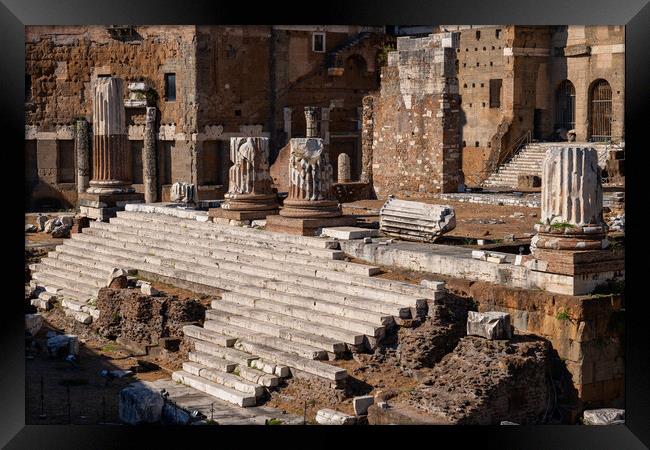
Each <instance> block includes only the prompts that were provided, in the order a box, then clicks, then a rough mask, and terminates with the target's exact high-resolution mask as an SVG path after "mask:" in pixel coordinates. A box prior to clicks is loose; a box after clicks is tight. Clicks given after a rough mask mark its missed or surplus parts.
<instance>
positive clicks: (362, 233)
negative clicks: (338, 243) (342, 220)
mask: <svg viewBox="0 0 650 450" xmlns="http://www.w3.org/2000/svg"><path fill="white" fill-rule="evenodd" d="M378 235H379V230H375V229H372V228H357V227H332V228H323V230H322V231H321V236H327V237H331V238H336V239H346V240H350V239H362V238H365V237H377V236H378Z"/></svg>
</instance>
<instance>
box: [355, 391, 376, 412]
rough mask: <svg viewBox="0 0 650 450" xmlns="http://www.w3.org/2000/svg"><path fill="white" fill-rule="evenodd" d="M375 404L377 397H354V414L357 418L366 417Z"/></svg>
mask: <svg viewBox="0 0 650 450" xmlns="http://www.w3.org/2000/svg"><path fill="white" fill-rule="evenodd" d="M374 403H375V397H373V396H372V395H364V396H362V397H354V399H353V400H352V406H353V407H354V413H355V414H356V415H357V416H365V415H367V414H368V408H370V406H371V405H373V404H374Z"/></svg>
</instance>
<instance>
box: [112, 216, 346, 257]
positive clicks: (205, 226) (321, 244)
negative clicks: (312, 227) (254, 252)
mask: <svg viewBox="0 0 650 450" xmlns="http://www.w3.org/2000/svg"><path fill="white" fill-rule="evenodd" d="M117 217H119V218H122V217H124V218H129V219H133V220H139V221H152V222H156V223H160V222H164V223H168V224H184V225H186V226H187V227H188V228H194V229H201V230H209V231H218V232H220V233H222V234H232V235H236V236H244V237H247V238H252V239H255V240H262V239H268V240H272V241H275V242H285V243H290V244H293V245H298V246H302V247H313V248H325V249H337V248H338V245H339V244H338V242H337V241H336V240H332V239H323V238H320V237H310V236H295V235H290V234H284V233H275V232H272V231H266V230H257V229H255V228H243V227H232V226H228V225H219V224H216V223H213V222H198V221H196V220H194V221H193V220H187V219H179V218H175V217H170V216H163V215H161V214H146V213H137V212H131V211H128V210H127V211H119V213H118V214H117Z"/></svg>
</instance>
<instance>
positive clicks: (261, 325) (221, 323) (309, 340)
mask: <svg viewBox="0 0 650 450" xmlns="http://www.w3.org/2000/svg"><path fill="white" fill-rule="evenodd" d="M203 326H204V327H205V328H207V329H210V330H214V331H216V332H218V333H221V334H225V335H228V336H237V335H238V333H244V332H247V333H250V331H253V332H255V333H264V334H268V335H270V336H275V337H279V338H282V339H286V340H289V341H293V342H299V343H302V344H307V345H311V346H313V347H316V348H322V349H324V350H326V351H328V352H331V353H334V354H337V355H338V354H341V353H344V352H345V351H347V346H346V345H345V343H344V342H342V341H339V340H336V339H331V338H327V337H325V336H320V335H317V334H312V333H308V332H304V331H299V330H294V329H292V328H287V327H282V326H279V325H275V324H273V323H269V322H262V321H259V320H255V319H252V318H250V317H244V316H238V315H236V314H228V315H227V316H225V315H224V316H222V317H220V318H219V319H217V318H211V319H210V320H206V321H205V323H204V324H203ZM244 336H245V334H244Z"/></svg>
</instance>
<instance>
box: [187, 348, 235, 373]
mask: <svg viewBox="0 0 650 450" xmlns="http://www.w3.org/2000/svg"><path fill="white" fill-rule="evenodd" d="M188 358H189V360H190V361H193V362H197V363H200V364H203V365H204V366H206V367H210V368H212V369H217V370H221V371H222V372H232V371H233V370H235V368H236V367H237V366H238V364H237V363H236V362H232V361H228V360H227V359H224V358H221V357H219V356H214V355H211V354H209V353H205V352H199V351H194V352H189V353H188Z"/></svg>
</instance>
